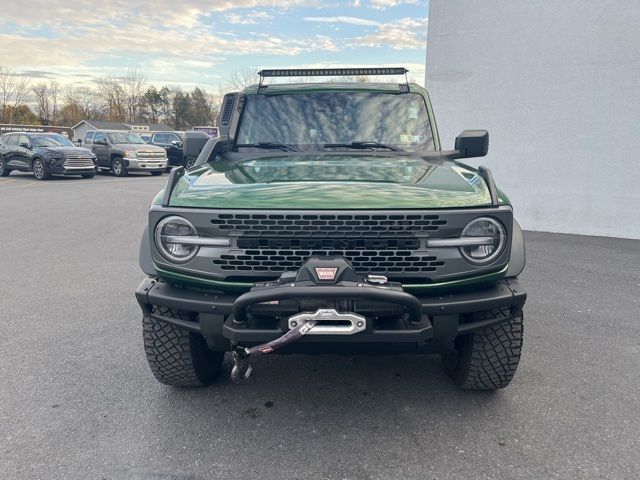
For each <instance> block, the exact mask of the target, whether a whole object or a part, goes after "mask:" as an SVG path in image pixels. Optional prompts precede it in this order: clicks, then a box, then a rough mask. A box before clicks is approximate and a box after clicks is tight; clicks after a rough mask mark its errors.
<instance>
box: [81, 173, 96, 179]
mask: <svg viewBox="0 0 640 480" xmlns="http://www.w3.org/2000/svg"><path fill="white" fill-rule="evenodd" d="M95 176H96V174H95V173H83V174H82V178H93V177H95Z"/></svg>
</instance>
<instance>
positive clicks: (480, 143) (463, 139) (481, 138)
mask: <svg viewBox="0 0 640 480" xmlns="http://www.w3.org/2000/svg"><path fill="white" fill-rule="evenodd" d="M455 149H456V150H458V151H460V153H461V154H462V158H473V157H484V156H485V155H486V154H487V152H488V151H489V132H487V131H486V130H465V131H464V132H462V133H461V134H460V135H458V136H457V137H456V144H455Z"/></svg>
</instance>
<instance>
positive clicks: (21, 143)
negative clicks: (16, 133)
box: [20, 142, 31, 150]
mask: <svg viewBox="0 0 640 480" xmlns="http://www.w3.org/2000/svg"><path fill="white" fill-rule="evenodd" d="M20 146H21V147H22V148H26V149H27V150H31V145H30V144H29V143H27V142H20Z"/></svg>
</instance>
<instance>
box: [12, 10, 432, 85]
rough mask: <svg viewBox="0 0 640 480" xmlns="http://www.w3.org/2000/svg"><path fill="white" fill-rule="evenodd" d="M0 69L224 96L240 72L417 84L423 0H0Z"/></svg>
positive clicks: (421, 67)
mask: <svg viewBox="0 0 640 480" xmlns="http://www.w3.org/2000/svg"><path fill="white" fill-rule="evenodd" d="M0 4H2V7H1V8H0V11H1V12H2V13H1V15H0V66H6V67H9V68H11V69H12V70H13V71H14V72H20V73H23V74H25V75H27V76H29V77H31V78H32V82H34V83H38V82H40V81H47V82H48V81H49V80H54V79H55V80H57V81H58V82H60V83H76V84H78V85H82V84H87V85H90V84H91V83H92V82H93V81H94V80H95V79H96V78H97V77H99V76H101V75H105V74H109V75H113V76H116V77H118V76H122V75H124V74H125V73H126V71H127V69H128V68H131V67H139V68H142V69H143V70H144V72H145V74H146V75H147V78H148V80H149V82H150V83H152V84H155V85H158V86H160V85H170V86H178V85H180V86H182V87H183V88H193V87H194V86H196V85H197V86H200V87H203V88H205V89H207V90H210V91H218V90H219V89H221V88H224V85H225V82H226V81H227V79H228V78H229V75H230V74H231V72H233V71H235V70H238V69H239V68H241V67H250V68H261V67H276V68H278V67H279V68H287V67H288V68H291V67H297V68H300V67H315V66H322V67H329V66H382V65H385V66H406V67H407V68H408V69H409V70H410V73H409V77H410V79H411V80H413V81H416V82H418V83H421V84H422V83H424V68H425V66H424V64H425V56H426V35H427V16H428V1H427V0H350V1H342V2H337V1H336V2H332V1H318V0H282V1H265V0H214V1H206V0H102V1H100V2H97V1H95V0H93V1H84V0H26V1H19V0H0Z"/></svg>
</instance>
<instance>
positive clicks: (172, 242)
mask: <svg viewBox="0 0 640 480" xmlns="http://www.w3.org/2000/svg"><path fill="white" fill-rule="evenodd" d="M197 235H198V232H197V231H196V229H195V227H194V226H193V225H192V224H191V222H189V221H188V220H186V219H184V218H182V217H176V216H172V217H167V218H165V219H163V220H162V221H160V223H158V226H157V227H156V234H155V238H156V246H157V247H158V250H159V251H160V253H161V254H162V256H163V257H165V258H166V259H167V260H170V261H172V262H177V263H183V262H187V261H189V260H191V259H192V258H193V257H194V256H195V255H196V253H198V245H194V244H193V243H180V237H187V238H193V237H195V236H197ZM187 238H185V240H187ZM187 241H188V240H187Z"/></svg>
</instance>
